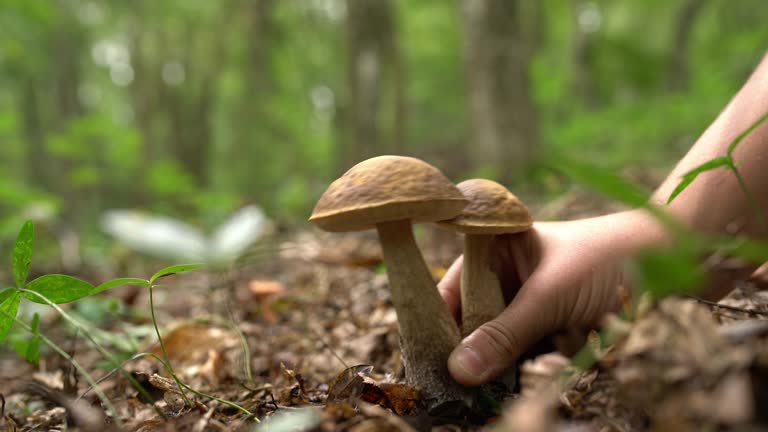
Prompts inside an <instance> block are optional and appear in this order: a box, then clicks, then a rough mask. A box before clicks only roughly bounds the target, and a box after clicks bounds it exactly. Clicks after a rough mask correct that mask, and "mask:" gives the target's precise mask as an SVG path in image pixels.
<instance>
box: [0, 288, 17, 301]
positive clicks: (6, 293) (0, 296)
mask: <svg viewBox="0 0 768 432" xmlns="http://www.w3.org/2000/svg"><path fill="white" fill-rule="evenodd" d="M14 291H16V288H5V289H4V290H2V291H0V303H2V302H4V301H5V299H7V298H8V297H10V296H11V295H12V294H13V293H14Z"/></svg>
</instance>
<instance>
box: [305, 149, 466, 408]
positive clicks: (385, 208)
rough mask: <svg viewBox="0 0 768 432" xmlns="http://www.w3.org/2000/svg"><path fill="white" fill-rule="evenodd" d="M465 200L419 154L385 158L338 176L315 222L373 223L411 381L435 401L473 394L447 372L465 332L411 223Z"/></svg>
mask: <svg viewBox="0 0 768 432" xmlns="http://www.w3.org/2000/svg"><path fill="white" fill-rule="evenodd" d="M466 204H467V201H466V199H465V198H464V197H463V196H462V194H461V192H459V190H458V189H456V187H455V186H454V185H453V184H452V183H451V182H450V181H449V180H448V179H447V178H445V176H444V175H443V174H442V173H441V172H440V171H439V170H437V169H436V168H435V167H433V166H431V165H429V164H427V163H425V162H423V161H420V160H418V159H414V158H409V157H402V156H380V157H376V158H372V159H368V160H366V161H363V162H361V163H359V164H357V165H355V166H354V167H352V168H351V169H350V170H349V171H347V172H346V173H345V174H344V175H343V176H342V177H340V178H339V179H338V180H336V181H334V182H333V183H332V184H331V185H330V186H329V187H328V190H327V191H326V192H325V193H324V194H323V196H322V197H321V198H320V200H319V201H318V203H317V205H316V206H315V209H314V212H313V213H312V217H310V221H311V222H313V223H315V224H316V225H318V226H319V227H320V228H322V229H325V230H327V231H337V232H338V231H357V230H364V229H369V228H376V230H377V231H378V234H379V239H380V241H381V246H382V251H383V255H384V263H385V264H386V268H387V276H388V277H389V285H390V290H391V292H392V303H393V305H394V307H395V311H396V312H397V318H398V323H399V327H400V342H401V343H400V346H401V350H402V353H403V359H404V364H405V376H406V381H407V382H408V383H409V384H410V385H413V386H415V387H417V388H419V389H421V390H422V391H423V392H424V393H426V395H427V397H428V398H429V401H430V402H432V403H431V406H433V407H434V406H437V405H439V404H441V403H444V402H448V401H453V400H462V401H465V402H469V401H470V400H471V398H472V393H471V391H470V390H469V389H467V388H464V387H461V386H460V385H458V384H457V383H456V382H455V381H454V380H453V379H452V378H451V377H450V375H449V373H448V368H447V361H448V356H449V355H450V353H451V351H453V349H454V348H455V347H456V345H457V344H458V343H459V340H460V335H459V330H458V327H457V326H456V323H455V322H454V320H453V318H452V317H451V314H450V312H449V310H448V307H447V306H446V304H445V303H444V302H443V300H442V298H441V297H440V294H439V292H438V291H437V287H436V285H435V281H434V280H433V279H432V275H431V273H430V271H429V268H428V267H427V265H426V264H425V262H424V258H423V257H422V255H421V252H420V251H419V249H418V246H417V244H416V241H415V239H414V236H413V230H412V228H411V224H412V223H419V222H435V221H438V220H442V219H446V218H452V217H454V216H456V215H458V214H459V213H460V212H461V209H462V208H464V206H465V205H466Z"/></svg>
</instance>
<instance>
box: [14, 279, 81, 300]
mask: <svg viewBox="0 0 768 432" xmlns="http://www.w3.org/2000/svg"><path fill="white" fill-rule="evenodd" d="M26 288H27V289H28V290H30V291H34V292H37V293H40V294H41V295H42V296H43V297H45V298H47V299H48V300H49V301H51V302H53V303H57V304H59V303H68V302H71V301H75V300H77V299H81V298H83V297H87V296H89V295H91V294H92V293H93V290H94V286H93V285H91V284H89V283H88V282H86V281H84V280H80V279H77V278H74V277H72V276H67V275H62V274H49V275H45V276H40V277H39V278H37V279H35V280H33V281H32V282H30V283H28V284H27V286H26ZM24 296H25V297H26V298H28V299H29V300H31V301H33V302H35V303H42V304H47V303H46V302H45V301H44V300H43V299H41V298H40V297H39V296H36V295H34V294H32V293H24Z"/></svg>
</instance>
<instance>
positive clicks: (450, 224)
mask: <svg viewBox="0 0 768 432" xmlns="http://www.w3.org/2000/svg"><path fill="white" fill-rule="evenodd" d="M456 187H457V188H458V189H459V190H460V191H461V192H462V193H463V194H464V196H465V197H466V198H467V199H468V200H469V205H467V206H466V207H464V210H463V211H462V212H461V214H460V215H459V216H456V217H455V218H453V219H450V220H445V221H440V222H439V225H440V226H442V227H444V228H449V229H452V230H455V231H459V232H462V233H465V234H506V233H516V232H520V231H525V230H527V229H528V228H530V227H531V225H533V218H532V217H531V214H530V213H529V212H528V208H527V207H525V204H523V203H522V201H520V199H519V198H518V197H516V196H515V195H513V194H512V193H511V192H510V191H508V190H507V188H505V187H504V186H502V185H500V184H498V183H496V182H495V181H492V180H486V179H472V180H467V181H463V182H461V183H459V184H458V185H456Z"/></svg>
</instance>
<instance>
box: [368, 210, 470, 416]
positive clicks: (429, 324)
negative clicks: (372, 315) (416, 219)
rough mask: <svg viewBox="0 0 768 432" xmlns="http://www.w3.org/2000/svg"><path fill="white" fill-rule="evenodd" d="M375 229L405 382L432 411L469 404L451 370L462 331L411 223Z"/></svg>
mask: <svg viewBox="0 0 768 432" xmlns="http://www.w3.org/2000/svg"><path fill="white" fill-rule="evenodd" d="M376 229H377V230H378V233H379V239H380V241H381V247H382V252H383V255H384V263H385V264H386V266H387V276H388V277H389V285H390V289H391V290H392V303H393V304H394V306H395V311H396V312H397V321H398V323H399V325H400V348H401V350H402V352H403V359H404V363H405V377H406V380H407V382H408V383H409V384H410V385H413V386H415V387H417V388H419V389H421V390H422V391H424V392H425V393H427V394H429V396H430V398H431V400H432V401H433V402H434V403H433V404H432V406H436V405H438V404H440V403H443V402H448V401H452V400H464V401H468V400H469V399H470V398H471V393H470V391H469V389H466V388H464V387H461V386H460V385H459V384H457V383H456V382H455V381H453V379H452V378H451V377H450V375H449V373H448V367H447V363H448V356H449V355H450V354H451V351H453V349H454V348H455V347H456V346H457V345H458V343H459V329H458V327H457V326H456V322H455V321H454V320H453V317H452V316H451V314H450V311H449V310H448V307H447V306H446V304H445V303H444V302H443V299H442V297H440V294H439V292H438V291H437V287H436V285H435V281H434V279H433V278H432V275H431V273H430V272H429V268H427V265H426V263H425V262H424V258H423V257H422V255H421V252H420V251H419V248H418V246H417V245H416V240H415V239H414V237H413V231H412V230H411V222H410V221H409V220H399V221H394V222H384V223H379V224H377V225H376Z"/></svg>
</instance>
